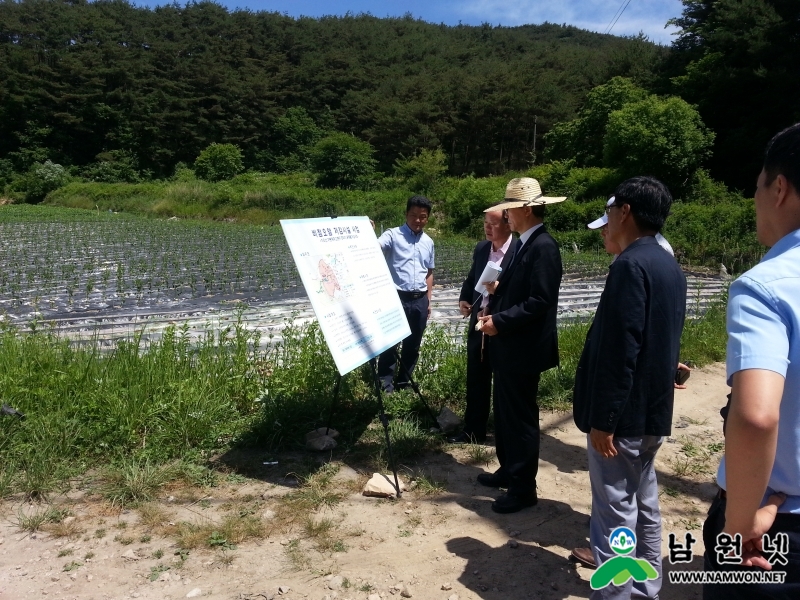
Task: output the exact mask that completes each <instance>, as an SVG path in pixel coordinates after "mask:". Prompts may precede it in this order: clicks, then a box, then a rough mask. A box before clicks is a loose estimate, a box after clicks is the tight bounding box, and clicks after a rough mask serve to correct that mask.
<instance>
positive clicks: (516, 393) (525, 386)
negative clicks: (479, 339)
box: [493, 364, 541, 495]
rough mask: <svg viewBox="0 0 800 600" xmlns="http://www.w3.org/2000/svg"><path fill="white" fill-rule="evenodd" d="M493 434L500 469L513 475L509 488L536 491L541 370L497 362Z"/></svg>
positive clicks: (526, 492)
mask: <svg viewBox="0 0 800 600" xmlns="http://www.w3.org/2000/svg"><path fill="white" fill-rule="evenodd" d="M493 371H494V430H495V431H494V434H495V441H496V449H497V459H498V460H499V461H500V471H501V472H502V473H504V474H506V475H508V476H509V477H510V478H511V485H509V488H508V491H509V492H510V493H512V494H519V495H527V494H529V493H531V492H534V491H535V490H536V474H537V473H538V471H539V405H538V404H537V402H536V395H537V393H538V391H539V377H540V376H541V373H538V372H536V371H533V370H532V369H525V368H508V367H507V366H506V365H503V364H495V365H494V367H493Z"/></svg>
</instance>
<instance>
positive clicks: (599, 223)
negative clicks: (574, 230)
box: [587, 196, 614, 229]
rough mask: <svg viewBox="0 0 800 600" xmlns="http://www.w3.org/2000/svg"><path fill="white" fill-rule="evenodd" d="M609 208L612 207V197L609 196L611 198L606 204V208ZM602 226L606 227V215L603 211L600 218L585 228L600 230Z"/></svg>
mask: <svg viewBox="0 0 800 600" xmlns="http://www.w3.org/2000/svg"><path fill="white" fill-rule="evenodd" d="M609 206H614V196H611V198H609V199H608V202H606V208H608V207H609ZM603 225H608V215H607V214H606V212H605V211H603V216H602V217H600V218H599V219H595V220H594V221H592V222H591V223H589V224H588V225H587V227H588V228H589V229H600V228H601V227H602V226H603Z"/></svg>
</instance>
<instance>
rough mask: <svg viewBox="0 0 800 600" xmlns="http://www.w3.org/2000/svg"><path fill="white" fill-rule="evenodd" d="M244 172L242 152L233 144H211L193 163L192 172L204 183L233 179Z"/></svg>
mask: <svg viewBox="0 0 800 600" xmlns="http://www.w3.org/2000/svg"><path fill="white" fill-rule="evenodd" d="M243 170H244V165H243V163H242V151H241V150H240V149H239V147H238V146H236V145H234V144H211V145H210V146H209V147H208V148H206V149H205V150H203V151H202V152H201V153H200V156H198V157H197V160H195V161H194V172H195V174H196V175H197V176H198V177H199V178H200V179H205V180H206V181H222V180H224V179H233V178H234V177H235V176H236V174H237V173H241V172H242V171H243Z"/></svg>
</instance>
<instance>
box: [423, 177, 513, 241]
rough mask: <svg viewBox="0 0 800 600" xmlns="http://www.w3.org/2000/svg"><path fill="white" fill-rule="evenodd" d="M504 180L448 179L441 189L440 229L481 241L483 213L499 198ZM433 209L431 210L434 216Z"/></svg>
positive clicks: (493, 178) (502, 192) (506, 180)
mask: <svg viewBox="0 0 800 600" xmlns="http://www.w3.org/2000/svg"><path fill="white" fill-rule="evenodd" d="M509 179H510V176H509V177H508V178H506V177H488V178H482V179H476V178H475V177H472V176H469V177H464V178H463V179H449V180H447V182H446V184H444V185H443V186H442V187H441V190H440V191H441V194H442V196H443V197H444V202H443V205H444V206H443V207H442V211H443V212H444V214H445V215H446V220H445V221H444V225H445V227H446V228H447V229H449V230H450V231H453V232H458V233H465V234H467V235H470V236H473V237H477V238H482V237H483V211H484V210H485V209H487V208H489V207H490V206H492V205H493V204H496V203H497V202H499V201H500V200H502V198H503V194H504V192H505V188H506V184H507V183H508V180H509ZM436 209H437V207H436V206H434V212H435V211H436Z"/></svg>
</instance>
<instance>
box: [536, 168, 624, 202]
mask: <svg viewBox="0 0 800 600" xmlns="http://www.w3.org/2000/svg"><path fill="white" fill-rule="evenodd" d="M528 175H529V176H530V177H534V178H536V179H538V180H539V183H540V184H541V185H542V190H543V191H544V193H545V194H546V195H548V196H567V198H568V199H569V200H573V201H576V202H581V201H585V200H594V199H597V198H607V197H608V196H609V195H610V194H611V193H612V192H613V191H614V188H616V187H617V185H618V184H619V182H620V181H621V180H622V178H621V177H620V174H619V172H618V171H616V170H615V169H603V168H599V167H584V168H580V167H575V162H574V161H573V160H564V161H553V162H552V163H550V164H547V165H542V166H539V167H534V168H533V169H531V170H530V172H529V173H528Z"/></svg>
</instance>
